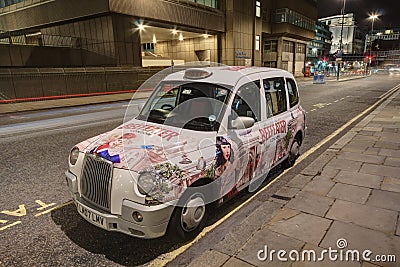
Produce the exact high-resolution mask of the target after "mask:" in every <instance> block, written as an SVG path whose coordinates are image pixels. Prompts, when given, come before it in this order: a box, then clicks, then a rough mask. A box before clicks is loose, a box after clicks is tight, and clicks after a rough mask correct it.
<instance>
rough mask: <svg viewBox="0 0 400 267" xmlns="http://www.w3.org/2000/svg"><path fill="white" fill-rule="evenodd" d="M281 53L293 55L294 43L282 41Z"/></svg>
mask: <svg viewBox="0 0 400 267" xmlns="http://www.w3.org/2000/svg"><path fill="white" fill-rule="evenodd" d="M282 51H283V52H289V53H294V43H293V42H289V41H283V50H282Z"/></svg>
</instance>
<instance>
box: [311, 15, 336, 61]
mask: <svg viewBox="0 0 400 267" xmlns="http://www.w3.org/2000/svg"><path fill="white" fill-rule="evenodd" d="M331 46H332V32H331V31H330V29H329V26H328V25H327V24H325V23H323V22H321V21H319V20H318V21H317V23H316V24H315V39H314V40H312V41H311V42H309V43H308V47H307V59H308V60H309V61H311V62H315V61H318V60H319V59H320V58H323V57H324V56H326V57H328V56H329V54H330V53H331Z"/></svg>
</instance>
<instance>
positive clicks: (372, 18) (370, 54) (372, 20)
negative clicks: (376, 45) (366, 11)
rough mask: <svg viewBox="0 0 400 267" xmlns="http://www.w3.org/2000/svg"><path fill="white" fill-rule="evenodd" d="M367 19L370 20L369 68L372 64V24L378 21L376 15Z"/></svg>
mask: <svg viewBox="0 0 400 267" xmlns="http://www.w3.org/2000/svg"><path fill="white" fill-rule="evenodd" d="M369 19H370V20H371V35H370V37H369V66H371V63H372V41H373V40H372V36H373V34H374V22H375V20H376V19H378V14H371V15H370V16H369Z"/></svg>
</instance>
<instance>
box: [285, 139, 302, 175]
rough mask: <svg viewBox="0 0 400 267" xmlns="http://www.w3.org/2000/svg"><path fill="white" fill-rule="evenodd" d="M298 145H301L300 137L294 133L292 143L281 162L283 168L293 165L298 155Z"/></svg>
mask: <svg viewBox="0 0 400 267" xmlns="http://www.w3.org/2000/svg"><path fill="white" fill-rule="evenodd" d="M300 146H301V141H300V138H299V136H298V135H296V137H295V138H294V139H293V142H292V145H291V146H290V150H289V154H288V157H287V158H286V160H285V161H284V162H283V163H282V165H283V167H284V168H290V167H293V165H294V163H295V162H296V159H297V158H298V157H299V155H300Z"/></svg>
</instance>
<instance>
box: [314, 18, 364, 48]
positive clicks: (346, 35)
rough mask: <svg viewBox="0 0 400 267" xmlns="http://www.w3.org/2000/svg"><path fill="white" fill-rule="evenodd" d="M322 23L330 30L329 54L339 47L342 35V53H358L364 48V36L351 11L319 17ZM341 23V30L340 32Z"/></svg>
mask: <svg viewBox="0 0 400 267" xmlns="http://www.w3.org/2000/svg"><path fill="white" fill-rule="evenodd" d="M319 21H321V22H322V23H325V24H326V25H328V26H329V30H330V31H331V32H332V46H331V51H330V52H331V54H334V53H336V52H337V51H338V50H339V48H340V39H341V37H342V51H343V53H344V54H358V53H362V52H363V50H364V38H363V36H362V33H361V30H360V29H359V27H358V26H357V23H356V18H355V16H354V14H353V13H349V14H344V16H342V15H336V16H331V17H326V18H321V19H319ZM342 23H343V32H342Z"/></svg>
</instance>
